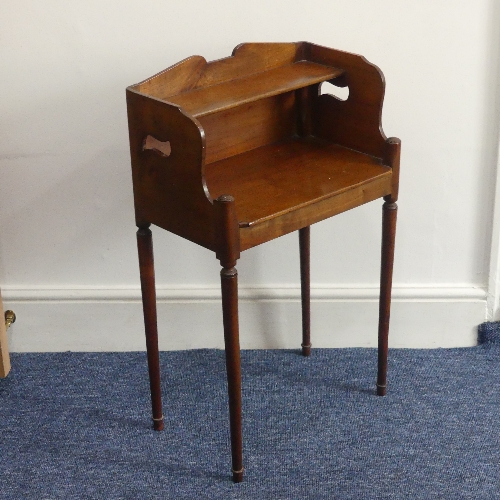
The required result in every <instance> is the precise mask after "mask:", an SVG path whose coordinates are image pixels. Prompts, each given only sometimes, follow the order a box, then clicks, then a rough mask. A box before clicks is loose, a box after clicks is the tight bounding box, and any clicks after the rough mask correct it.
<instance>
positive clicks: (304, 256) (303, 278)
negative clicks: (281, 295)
mask: <svg viewBox="0 0 500 500" xmlns="http://www.w3.org/2000/svg"><path fill="white" fill-rule="evenodd" d="M299 248H300V290H301V299H302V300H301V302H302V354H303V355H304V356H309V355H310V354H311V264H310V260H311V226H306V227H303V228H302V229H299Z"/></svg>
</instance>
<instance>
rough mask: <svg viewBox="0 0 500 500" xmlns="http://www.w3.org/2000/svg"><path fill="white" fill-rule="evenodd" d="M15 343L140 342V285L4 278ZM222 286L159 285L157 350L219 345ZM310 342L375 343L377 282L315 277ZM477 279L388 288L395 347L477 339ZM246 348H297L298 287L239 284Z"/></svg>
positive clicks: (482, 304)
mask: <svg viewBox="0 0 500 500" xmlns="http://www.w3.org/2000/svg"><path fill="white" fill-rule="evenodd" d="M2 293H3V296H4V302H5V307H6V308H9V309H14V311H15V312H16V315H17V318H18V320H17V321H16V323H15V324H14V325H12V327H11V328H10V329H9V345H10V350H11V351H12V352H30V351H33V352H50V351H137V350H144V349H145V341H144V332H143V322H142V307H141V302H140V290H139V289H138V288H135V287H114V288H105V287H100V288H95V287H93V288H91V287H66V288H62V287H61V288H53V287H37V288H35V287H5V288H3V290H2ZM219 297H220V292H219V289H218V287H199V286H189V287H188V286H186V287H158V327H159V338H160V349H162V350H177V349H197V348H223V347H224V343H223V334H222V311H221V304H220V299H219ZM311 297H312V301H311V302H312V304H311V309H312V311H311V314H312V319H311V323H312V325H311V326H312V334H311V340H312V344H313V347H314V346H315V347H376V345H377V316H378V289H377V288H376V287H370V286H365V287H363V286H336V285H335V286H334V285H330V286H327V285H321V286H313V287H312V289H311ZM486 298H487V297H486V292H485V290H484V288H482V287H479V286H427V287H421V286H405V287H395V288H394V290H393V306H392V317H391V330H390V344H389V345H390V346H391V347H415V348H435V347H466V346H472V345H475V344H476V341H477V325H479V324H480V323H482V322H483V321H485V318H486ZM239 307H240V342H241V347H242V348H243V349H259V348H272V349H277V348H286V349H294V348H296V349H298V348H300V343H301V316H300V288H299V287H292V286H266V287H249V286H242V287H241V288H240V306H239Z"/></svg>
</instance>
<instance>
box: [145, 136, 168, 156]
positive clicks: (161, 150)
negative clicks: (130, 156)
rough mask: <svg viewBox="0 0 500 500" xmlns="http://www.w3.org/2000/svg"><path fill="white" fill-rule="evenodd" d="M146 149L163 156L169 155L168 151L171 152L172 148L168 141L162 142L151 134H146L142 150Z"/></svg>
mask: <svg viewBox="0 0 500 500" xmlns="http://www.w3.org/2000/svg"><path fill="white" fill-rule="evenodd" d="M147 149H150V150H151V151H154V152H155V153H157V154H159V155H160V156H163V157H164V158H167V157H168V156H170V153H171V152H172V148H171V147H170V141H165V142H162V141H159V140H158V139H155V138H154V137H153V136H152V135H148V136H146V138H145V139H144V142H143V143H142V150H143V151H146V150H147Z"/></svg>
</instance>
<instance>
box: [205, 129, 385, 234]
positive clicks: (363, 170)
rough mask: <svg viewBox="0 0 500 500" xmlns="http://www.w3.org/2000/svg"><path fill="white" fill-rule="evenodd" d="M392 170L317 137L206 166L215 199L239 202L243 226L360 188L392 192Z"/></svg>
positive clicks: (376, 160)
mask: <svg viewBox="0 0 500 500" xmlns="http://www.w3.org/2000/svg"><path fill="white" fill-rule="evenodd" d="M391 178H392V170H391V168H389V167H386V166H384V165H382V164H381V162H380V160H379V159H377V158H373V157H372V156H369V155H366V154H363V153H358V152H356V151H353V150H351V149H347V148H344V147H342V146H339V145H337V144H332V143H331V142H328V141H325V140H321V139H316V138H312V137H310V138H298V137H295V138H290V139H287V140H285V141H281V142H278V143H275V144H271V145H267V146H263V147H260V148H257V149H254V150H252V151H248V152H246V153H242V154H239V155H236V156H233V157H230V158H226V159H224V160H221V161H218V162H215V163H211V164H210V165H207V166H206V167H205V179H206V183H207V187H208V190H209V192H210V194H211V196H212V197H213V198H214V199H215V198H217V197H218V196H220V195H222V194H230V195H232V196H233V197H234V199H235V204H236V213H237V215H238V220H239V223H240V227H247V226H252V225H255V224H258V223H261V222H265V221H267V220H269V219H272V218H275V217H279V216H281V215H284V214H286V213H288V212H290V211H292V210H296V209H299V208H303V207H306V206H308V205H312V204H314V203H317V202H319V201H321V200H324V199H326V198H330V197H333V196H336V195H338V194H340V193H343V192H345V191H349V190H355V189H357V188H358V187H359V186H360V185H369V184H372V183H375V184H377V189H380V190H381V194H380V196H383V195H384V194H385V193H387V192H390V189H391V188H390V186H391Z"/></svg>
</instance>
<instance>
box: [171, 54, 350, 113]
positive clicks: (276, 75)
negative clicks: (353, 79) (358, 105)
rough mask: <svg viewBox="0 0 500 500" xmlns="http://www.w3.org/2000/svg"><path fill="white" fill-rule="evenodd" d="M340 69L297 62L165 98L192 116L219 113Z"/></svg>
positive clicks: (332, 75)
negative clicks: (263, 74)
mask: <svg viewBox="0 0 500 500" xmlns="http://www.w3.org/2000/svg"><path fill="white" fill-rule="evenodd" d="M342 73H343V71H342V70H341V69H338V68H332V67H331V66H323V65H321V64H315V63H311V62H308V61H300V62H296V63H293V64H289V65H287V66H281V67H279V68H274V69H270V70H268V71H266V74H265V78H262V74H260V73H257V74H255V75H250V76H247V77H243V78H237V79H234V80H229V81H226V82H223V83H219V84H218V85H212V86H210V87H202V88H198V89H195V90H191V91H189V92H184V93H182V94H178V95H176V96H173V97H170V98H169V101H170V102H172V103H174V104H177V105H178V106H180V107H181V108H182V109H184V110H185V111H187V112H188V113H189V114H191V115H192V116H194V117H196V118H201V117H202V116H205V115H209V114H212V113H220V112H221V111H227V110H228V109H231V108H235V107H237V106H243V105H245V104H249V103H252V102H255V101H259V100H261V99H265V98H266V97H272V96H275V95H278V94H284V93H286V92H290V91H291V90H296V89H300V88H304V87H307V86H309V85H313V84H314V83H319V82H324V81H327V80H331V79H333V78H336V77H338V76H340V75H341V74H342Z"/></svg>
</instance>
